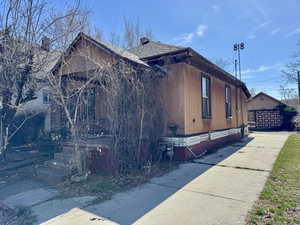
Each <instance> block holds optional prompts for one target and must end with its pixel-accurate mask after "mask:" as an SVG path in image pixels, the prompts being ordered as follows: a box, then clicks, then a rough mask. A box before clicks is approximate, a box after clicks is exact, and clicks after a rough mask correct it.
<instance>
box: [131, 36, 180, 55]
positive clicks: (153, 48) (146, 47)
mask: <svg viewBox="0 0 300 225" xmlns="http://www.w3.org/2000/svg"><path fill="white" fill-rule="evenodd" d="M184 49H186V48H185V47H181V46H175V45H168V44H164V43H161V42H155V41H151V40H149V39H146V40H145V42H144V43H141V44H140V45H138V46H136V47H134V48H130V49H128V50H127V51H129V52H131V53H133V54H135V55H137V56H138V57H139V58H140V59H143V58H148V57H151V56H155V55H161V54H165V53H170V52H176V51H178V50H184Z"/></svg>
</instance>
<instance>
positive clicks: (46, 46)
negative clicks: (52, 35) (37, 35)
mask: <svg viewBox="0 0 300 225" xmlns="http://www.w3.org/2000/svg"><path fill="white" fill-rule="evenodd" d="M41 48H42V49H43V50H45V51H47V52H48V51H50V39H49V38H48V37H46V36H44V37H43V38H42V44H41Z"/></svg>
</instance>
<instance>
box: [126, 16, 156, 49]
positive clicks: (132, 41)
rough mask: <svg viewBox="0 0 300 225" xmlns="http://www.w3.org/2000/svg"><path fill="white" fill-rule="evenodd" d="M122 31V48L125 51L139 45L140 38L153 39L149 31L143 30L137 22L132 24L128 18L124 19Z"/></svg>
mask: <svg viewBox="0 0 300 225" xmlns="http://www.w3.org/2000/svg"><path fill="white" fill-rule="evenodd" d="M123 29H124V30H123V48H125V49H129V48H132V47H135V46H137V45H139V43H140V38H141V37H142V36H146V37H148V38H150V39H152V38H153V34H152V31H151V29H150V28H148V29H144V28H143V27H142V26H141V24H140V23H139V21H138V20H137V21H135V22H132V21H130V20H129V19H128V18H126V17H124V28H123Z"/></svg>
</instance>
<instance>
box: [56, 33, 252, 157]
mask: <svg viewBox="0 0 300 225" xmlns="http://www.w3.org/2000/svg"><path fill="white" fill-rule="evenodd" d="M87 58H89V60H87ZM91 58H92V59H93V60H90V59H91ZM104 58H105V59H107V60H105V61H110V62H111V64H114V63H116V61H118V60H126V61H128V62H130V63H131V64H132V65H136V66H139V67H143V68H147V69H149V70H154V71H158V70H159V71H160V72H161V73H163V74H164V75H163V76H160V78H159V82H157V83H156V85H155V88H156V91H155V93H156V98H157V99H159V100H160V101H161V102H162V107H163V110H162V114H163V117H164V120H163V122H162V124H160V125H161V126H162V129H161V133H162V139H161V140H162V143H163V145H167V146H171V151H172V154H171V155H173V154H175V156H174V157H175V159H178V160H185V159H189V158H193V157H197V156H199V155H201V154H204V153H205V152H206V151H207V150H209V149H210V148H213V147H216V146H218V145H222V144H225V143H227V142H231V141H234V140H238V139H240V138H241V137H243V136H244V135H245V134H247V131H248V129H247V100H248V98H249V97H250V93H249V91H248V89H247V87H246V85H245V84H244V83H243V82H241V81H240V80H238V79H237V78H235V77H234V76H232V75H231V74H229V73H228V72H226V71H224V70H222V69H221V68H219V67H218V66H216V65H215V64H213V63H212V62H210V61H209V60H207V59H206V58H204V57H203V56H201V55H200V54H199V53H197V52H196V51H194V50H193V49H192V48H189V47H179V46H172V45H168V44H163V43H160V42H154V41H151V40H149V39H148V38H145V37H143V38H141V43H140V45H139V46H137V47H135V48H132V49H128V50H123V49H119V48H117V47H115V46H112V45H110V44H107V43H105V42H103V41H99V40H95V39H94V38H92V37H90V36H88V35H86V34H84V33H80V34H79V35H78V36H77V37H76V39H75V40H74V41H73V42H72V44H71V45H70V47H69V49H68V50H67V51H66V55H65V61H66V62H67V63H62V61H61V62H60V63H58V64H57V65H56V66H55V67H54V69H53V71H54V72H55V71H56V73H58V74H60V75H62V76H63V75H65V74H72V75H75V76H78V75H80V74H82V73H83V72H84V71H91V70H94V69H96V68H98V67H105V65H104V64H103V59H104ZM93 102H94V107H93V111H92V113H93V118H94V121H93V124H97V123H98V121H100V120H101V121H103V118H105V116H107V115H106V114H105V113H107V112H105V109H103V103H104V102H105V99H104V98H103V95H98V94H97V95H95V97H94V98H93ZM157 102H158V100H157ZM52 108H54V107H52ZM58 115H59V114H57V113H53V118H52V119H51V120H52V122H51V125H52V127H53V129H57V128H59V127H60V126H61V124H62V123H61V122H62V121H65V120H64V119H63V118H59V116H58ZM169 150H170V149H169Z"/></svg>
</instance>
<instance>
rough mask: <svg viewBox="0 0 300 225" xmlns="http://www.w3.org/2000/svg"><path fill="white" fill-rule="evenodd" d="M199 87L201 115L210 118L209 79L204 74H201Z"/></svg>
mask: <svg viewBox="0 0 300 225" xmlns="http://www.w3.org/2000/svg"><path fill="white" fill-rule="evenodd" d="M201 89H202V117H203V118H211V102H210V101H211V97H210V95H211V94H210V79H209V78H208V77H206V76H202V79H201Z"/></svg>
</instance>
